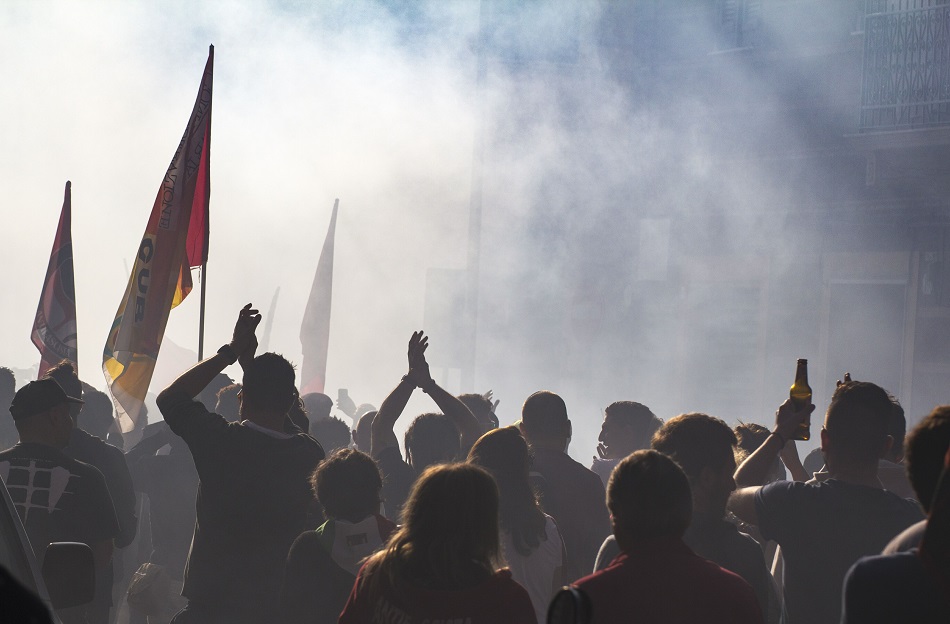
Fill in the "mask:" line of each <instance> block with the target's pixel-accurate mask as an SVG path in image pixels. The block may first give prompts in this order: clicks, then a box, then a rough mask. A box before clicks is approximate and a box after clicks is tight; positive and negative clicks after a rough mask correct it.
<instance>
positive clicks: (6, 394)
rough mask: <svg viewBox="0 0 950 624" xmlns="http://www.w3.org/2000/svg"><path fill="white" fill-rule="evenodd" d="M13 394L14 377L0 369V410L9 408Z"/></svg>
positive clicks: (10, 372) (14, 390)
mask: <svg viewBox="0 0 950 624" xmlns="http://www.w3.org/2000/svg"><path fill="white" fill-rule="evenodd" d="M14 394H16V377H15V376H14V374H13V371H12V370H10V369H9V368H6V367H0V408H2V409H6V408H7V407H9V406H10V402H11V401H13V395H14Z"/></svg>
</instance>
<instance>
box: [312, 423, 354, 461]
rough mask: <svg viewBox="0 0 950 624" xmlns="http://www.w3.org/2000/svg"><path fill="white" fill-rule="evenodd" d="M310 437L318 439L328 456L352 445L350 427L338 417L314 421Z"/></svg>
mask: <svg viewBox="0 0 950 624" xmlns="http://www.w3.org/2000/svg"><path fill="white" fill-rule="evenodd" d="M310 435H312V436H313V437H314V438H316V440H317V442H319V443H320V446H322V447H323V450H324V451H325V452H326V453H327V455H329V454H330V453H332V452H333V451H335V450H337V449H342V448H346V447H348V446H349V445H350V427H349V426H348V425H347V424H346V423H345V422H343V421H342V420H340V419H339V418H336V417H331V418H321V419H320V420H316V421H312V422H311V423H310Z"/></svg>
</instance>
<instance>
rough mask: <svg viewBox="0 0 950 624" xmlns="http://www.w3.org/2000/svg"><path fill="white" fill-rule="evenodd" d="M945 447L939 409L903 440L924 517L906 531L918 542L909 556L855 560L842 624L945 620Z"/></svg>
mask: <svg viewBox="0 0 950 624" xmlns="http://www.w3.org/2000/svg"><path fill="white" fill-rule="evenodd" d="M948 442H950V406H947V405H943V406H940V407H937V408H936V409H934V411H933V412H931V413H930V415H929V416H927V418H925V419H924V420H923V421H921V422H920V424H919V425H918V426H917V427H916V428H915V429H914V431H913V432H911V435H910V436H909V437H908V445H907V467H908V471H909V472H910V475H911V477H912V482H913V484H914V487H915V490H916V494H917V496H918V497H919V499H920V500H921V501H927V502H926V504H924V509H926V511H927V513H928V515H929V518H928V519H927V520H925V521H922V522H921V523H919V524H918V525H914V527H912V529H909V530H912V531H913V532H914V533H915V534H917V536H918V537H919V539H920V541H919V542H918V544H917V545H915V546H913V547H912V548H911V549H910V550H908V551H904V552H895V553H893V554H887V555H880V556H874V557H863V558H861V559H859V560H858V562H857V563H856V564H855V565H854V566H853V567H852V568H851V570H849V571H848V574H847V576H846V577H845V581H844V605H843V611H842V615H841V622H842V624H877V623H881V624H883V623H885V622H914V623H915V624H938V623H941V624H942V623H944V622H947V620H948V618H950V577H948V576H947V572H948V570H950V481H947V482H945V483H943V484H942V486H941V485H940V479H941V473H946V466H947V465H950V452H948ZM943 479H944V480H947V479H950V477H947V475H946V474H944V475H943ZM905 533H907V532H906V531H905ZM905 537H906V536H905ZM921 542H922V544H921Z"/></svg>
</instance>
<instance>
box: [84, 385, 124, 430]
mask: <svg viewBox="0 0 950 624" xmlns="http://www.w3.org/2000/svg"><path fill="white" fill-rule="evenodd" d="M83 400H84V401H85V402H86V404H85V405H83V408H82V413H81V414H80V415H79V422H78V423H76V424H77V426H79V427H80V428H81V429H83V430H85V431H88V432H89V433H91V434H92V435H94V436H97V437H99V438H102V439H103V440H105V439H106V436H107V435H108V434H109V430H110V429H111V428H112V427H113V426H114V425H115V417H114V416H113V415H112V410H113V405H112V399H110V398H109V395H107V394H106V393H104V392H100V391H98V390H96V389H95V388H93V387H91V386H90V387H89V388H87V389H86V391H85V392H83Z"/></svg>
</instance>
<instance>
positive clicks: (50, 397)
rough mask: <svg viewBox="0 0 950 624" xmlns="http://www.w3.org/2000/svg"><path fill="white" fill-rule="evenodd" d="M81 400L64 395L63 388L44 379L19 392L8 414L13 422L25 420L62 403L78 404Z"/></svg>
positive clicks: (32, 382)
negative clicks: (11, 416)
mask: <svg viewBox="0 0 950 624" xmlns="http://www.w3.org/2000/svg"><path fill="white" fill-rule="evenodd" d="M83 402H84V401H83V400H82V399H75V398H73V397H71V396H69V395H67V394H66V391H65V390H63V387H62V386H60V385H59V383H57V381H56V380H55V379H50V378H48V377H47V378H44V379H38V380H36V381H31V382H30V383H28V384H26V385H25V386H23V387H22V388H20V389H19V390H17V393H16V395H14V397H13V403H11V404H10V414H12V415H13V420H20V419H21V418H27V417H29V416H33V415H34V414H41V413H43V412H45V411H48V410H50V409H52V408H54V407H56V406H57V405H60V404H62V403H79V404H82V403H83Z"/></svg>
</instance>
